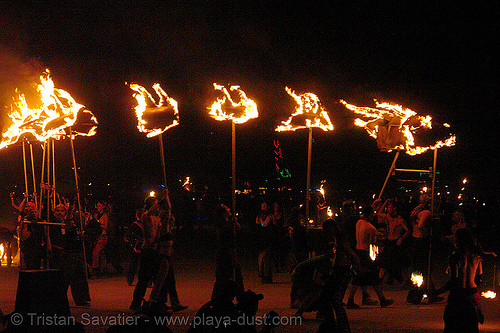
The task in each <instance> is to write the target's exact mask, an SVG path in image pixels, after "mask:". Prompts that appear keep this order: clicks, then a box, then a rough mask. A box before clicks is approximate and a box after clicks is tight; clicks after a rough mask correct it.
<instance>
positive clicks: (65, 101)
mask: <svg viewBox="0 0 500 333" xmlns="http://www.w3.org/2000/svg"><path fill="white" fill-rule="evenodd" d="M36 91H37V95H38V96H37V99H38V103H37V104H38V105H37V106H35V107H34V108H31V107H30V106H29V105H28V102H27V101H26V97H25V95H24V94H22V93H19V92H17V95H16V96H15V97H14V103H13V104H12V105H11V111H10V112H9V114H8V116H9V118H10V120H11V124H10V126H9V127H8V128H7V130H6V131H5V132H3V133H2V141H1V142H0V149H1V148H4V147H7V146H9V145H11V144H14V143H16V142H17V141H19V139H20V138H21V137H23V136H25V135H28V136H29V135H31V136H33V137H34V138H35V139H36V140H38V141H41V142H43V141H45V140H47V139H48V138H50V137H54V138H60V137H62V136H65V135H66V133H65V129H67V128H68V127H71V126H74V125H77V126H78V124H79V123H80V121H79V119H85V120H82V121H81V123H82V129H81V130H79V131H78V130H77V131H74V133H73V134H79V135H86V136H90V135H94V134H95V129H96V126H97V119H96V118H95V117H94V115H93V114H92V112H90V111H89V110H86V109H85V106H84V105H82V104H79V103H77V102H76V101H75V100H74V99H73V97H71V95H70V94H69V93H68V92H66V91H65V90H62V89H58V88H56V87H55V86H54V82H53V81H52V78H51V77H50V72H49V70H46V72H44V73H43V74H42V75H41V76H40V84H38V85H37V89H36ZM83 128H85V129H83Z"/></svg>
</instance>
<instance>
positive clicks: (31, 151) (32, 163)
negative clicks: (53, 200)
mask: <svg viewBox="0 0 500 333" xmlns="http://www.w3.org/2000/svg"><path fill="white" fill-rule="evenodd" d="M30 156H31V171H32V174H33V193H36V178H35V162H34V159H33V145H32V144H31V143H30ZM35 203H36V198H35Z"/></svg>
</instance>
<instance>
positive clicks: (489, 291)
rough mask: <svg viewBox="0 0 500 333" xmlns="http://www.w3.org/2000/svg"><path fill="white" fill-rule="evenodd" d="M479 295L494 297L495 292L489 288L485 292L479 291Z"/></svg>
mask: <svg viewBox="0 0 500 333" xmlns="http://www.w3.org/2000/svg"><path fill="white" fill-rule="evenodd" d="M481 296H483V297H484V298H491V299H493V298H496V297H497V293H495V292H494V291H491V290H488V291H487V292H484V291H483V292H482V293H481Z"/></svg>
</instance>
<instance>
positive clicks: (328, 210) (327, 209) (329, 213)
mask: <svg viewBox="0 0 500 333" xmlns="http://www.w3.org/2000/svg"><path fill="white" fill-rule="evenodd" d="M326 214H327V215H328V216H329V217H332V216H333V211H332V209H331V208H330V206H328V207H327V208H326Z"/></svg>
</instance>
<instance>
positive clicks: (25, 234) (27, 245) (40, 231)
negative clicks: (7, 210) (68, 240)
mask: <svg viewBox="0 0 500 333" xmlns="http://www.w3.org/2000/svg"><path fill="white" fill-rule="evenodd" d="M20 217H21V221H20V225H19V241H20V242H19V247H20V249H21V256H22V268H23V269H26V270H35V269H40V268H41V267H42V260H43V259H44V258H45V254H46V247H45V246H44V245H45V243H46V241H47V227H46V226H43V225H40V224H38V223H37V222H38V220H39V217H38V209H37V206H36V204H35V203H34V202H32V201H27V202H26V203H25V205H24V209H23V211H22V212H21V216H20Z"/></svg>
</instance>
